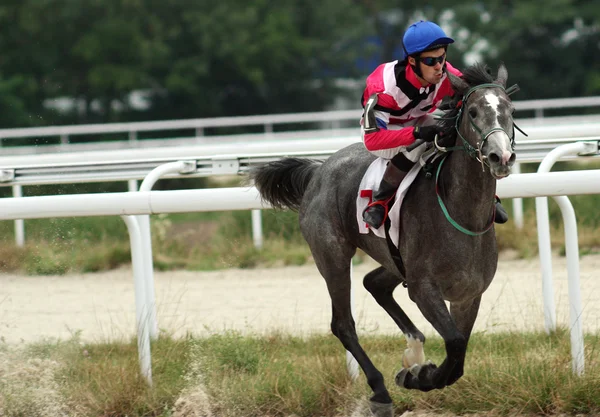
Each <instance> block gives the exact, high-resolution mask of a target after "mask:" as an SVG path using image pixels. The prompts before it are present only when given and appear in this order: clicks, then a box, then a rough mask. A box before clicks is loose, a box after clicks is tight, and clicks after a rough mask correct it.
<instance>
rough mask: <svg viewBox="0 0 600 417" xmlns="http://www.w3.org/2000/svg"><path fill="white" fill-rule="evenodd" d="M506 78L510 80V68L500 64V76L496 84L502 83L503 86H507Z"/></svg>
mask: <svg viewBox="0 0 600 417" xmlns="http://www.w3.org/2000/svg"><path fill="white" fill-rule="evenodd" d="M506 80H508V70H507V69H506V66H505V65H504V64H500V68H498V77H497V78H496V84H500V85H501V86H502V87H506Z"/></svg>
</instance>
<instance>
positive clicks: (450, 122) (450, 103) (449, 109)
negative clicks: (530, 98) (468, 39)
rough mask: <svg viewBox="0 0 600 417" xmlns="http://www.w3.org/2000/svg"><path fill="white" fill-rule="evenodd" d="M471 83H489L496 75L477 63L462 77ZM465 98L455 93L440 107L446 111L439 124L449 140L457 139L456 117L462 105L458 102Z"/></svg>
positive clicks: (474, 84) (471, 85)
mask: <svg viewBox="0 0 600 417" xmlns="http://www.w3.org/2000/svg"><path fill="white" fill-rule="evenodd" d="M460 78H462V79H463V80H464V81H466V83H467V84H468V85H469V87H474V86H476V85H480V84H487V83H491V82H493V81H494V76H493V75H492V71H491V70H490V68H489V67H488V66H487V65H486V64H483V63H479V62H477V63H475V64H473V65H471V66H469V67H467V68H466V69H465V70H464V71H463V72H462V76H461V77H460ZM462 98H463V96H462V94H455V95H454V96H452V97H450V98H449V99H447V100H444V102H443V103H442V105H441V106H440V107H439V108H440V110H442V111H443V112H444V115H443V116H442V117H441V118H440V119H439V120H438V122H437V124H438V126H439V127H440V128H441V130H442V132H443V135H444V137H448V138H450V139H449V140H456V134H457V132H456V129H455V126H456V118H457V117H458V112H459V111H460V106H457V104H458V102H459V101H461V100H462Z"/></svg>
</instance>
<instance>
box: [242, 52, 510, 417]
mask: <svg viewBox="0 0 600 417" xmlns="http://www.w3.org/2000/svg"><path fill="white" fill-rule="evenodd" d="M448 76H449V77H450V80H451V83H452V86H453V88H454V91H455V95H454V97H453V99H452V100H450V102H449V103H447V104H446V107H445V113H444V116H442V118H441V119H440V120H439V121H438V123H440V124H441V126H442V127H443V128H444V129H445V134H447V135H453V136H452V137H453V138H455V146H453V147H451V148H445V149H444V150H445V151H446V152H445V153H443V156H444V157H443V158H438V159H437V161H436V162H433V163H432V166H431V167H430V168H432V171H431V170H430V171H431V172H429V174H428V173H427V172H425V170H421V172H420V173H419V174H418V176H417V178H416V180H415V182H414V183H413V184H412V185H411V188H410V189H409V191H408V193H407V195H406V196H405V198H404V202H403V206H402V212H401V217H400V231H401V232H400V236H399V243H398V248H397V249H396V248H395V247H394V246H393V245H391V244H390V243H389V239H383V238H380V237H377V236H375V235H374V234H372V233H369V234H364V233H362V234H361V233H359V228H358V224H357V216H356V199H357V195H358V192H359V190H358V188H359V184H360V182H361V179H362V177H363V174H364V173H365V171H366V170H367V168H368V167H369V165H370V164H371V163H372V162H373V160H374V156H372V155H371V154H370V153H369V152H367V151H366V150H365V148H364V146H363V145H362V144H361V143H356V144H353V145H350V146H348V147H346V148H344V149H341V150H339V151H338V152H336V153H335V154H333V155H332V156H331V157H330V158H328V159H327V160H326V161H325V162H319V161H314V160H310V159H303V158H284V159H281V160H278V161H274V162H270V163H267V164H264V165H261V166H259V167H256V168H255V169H254V170H253V171H251V173H250V178H251V179H252V180H253V181H254V184H255V185H256V187H257V189H258V191H259V193H260V195H261V198H262V199H263V200H264V201H267V202H268V203H270V204H271V205H272V206H273V207H275V208H289V209H292V210H298V212H299V221H300V228H301V231H302V234H303V236H304V238H305V239H306V241H307V242H308V244H309V246H310V250H311V252H312V255H313V257H314V260H315V263H316V266H317V268H318V270H319V272H320V273H321V275H322V276H323V277H324V278H325V281H326V283H327V289H328V291H329V295H330V297H331V303H332V313H333V314H332V321H331V331H332V332H333V334H334V335H335V336H336V337H337V338H338V339H339V340H340V341H341V342H342V344H343V346H344V347H345V348H346V350H348V351H349V352H350V353H351V354H352V355H353V356H354V358H356V360H357V362H358V364H359V365H360V367H361V369H362V370H363V372H364V374H365V376H366V378H367V383H368V384H369V386H370V387H371V389H372V390H373V396H372V397H371V398H370V409H371V411H372V413H373V414H374V415H376V416H391V415H393V406H392V399H391V397H390V394H389V392H388V390H387V388H386V386H385V384H384V378H383V375H382V373H381V372H380V371H379V370H378V369H377V368H376V367H375V366H374V365H373V363H372V362H371V360H370V359H369V357H368V356H367V354H366V352H365V351H364V350H363V348H362V347H361V345H360V343H359V339H358V336H357V333H356V328H355V322H354V319H353V317H352V312H351V302H350V285H351V282H350V263H351V259H352V257H353V255H354V254H355V252H356V249H357V248H360V249H362V250H363V251H364V252H365V253H366V254H368V255H369V256H370V257H372V258H373V259H374V260H375V261H377V262H378V263H379V264H380V265H381V266H380V267H379V268H377V269H375V270H374V271H372V272H370V273H368V274H367V275H366V276H365V277H364V280H363V284H364V286H365V288H366V289H367V290H368V291H369V292H370V293H371V294H372V296H373V297H374V298H375V300H376V301H377V303H379V305H381V307H383V309H384V310H385V311H386V312H387V313H388V314H389V315H390V316H391V318H392V319H393V320H394V322H395V323H396V324H397V325H398V327H399V328H400V330H401V331H402V333H403V334H404V335H405V337H406V340H407V349H406V351H405V353H404V357H403V368H402V370H401V371H400V372H399V373H398V374H397V375H396V378H395V382H396V384H397V385H399V386H401V387H404V388H407V389H418V390H421V391H429V390H432V389H436V388H437V389H441V388H443V387H445V386H448V385H451V384H453V383H455V382H456V381H457V380H458V379H459V378H460V377H461V376H462V375H463V368H464V362H465V355H466V350H467V343H468V341H469V337H470V335H471V331H472V329H473V325H474V323H475V319H476V317H477V312H478V310H479V304H480V302H481V296H482V294H483V292H484V291H485V290H486V289H487V288H488V286H489V285H490V283H491V282H492V279H493V277H494V274H495V272H496V267H497V262H498V251H497V246H496V236H495V231H494V226H493V219H494V207H495V192H496V180H497V179H500V178H504V177H506V176H508V175H509V174H510V170H511V166H512V165H513V164H514V162H515V153H514V152H513V148H514V127H515V125H514V122H513V118H512V113H513V110H514V109H513V105H512V102H511V100H510V98H509V94H510V93H511V90H513V87H514V86H513V87H511V88H509V89H507V88H506V80H507V77H508V73H507V70H506V68H505V67H504V65H501V66H500V67H499V69H498V73H497V76H496V77H494V76H492V75H491V72H490V71H489V69H488V68H487V66H485V65H483V64H475V65H473V66H471V67H468V68H466V69H465V71H464V73H463V75H462V77H460V78H459V77H455V76H453V75H452V74H448ZM432 173H433V175H432ZM442 207H443V209H442ZM400 283H403V285H404V286H405V287H406V288H407V290H408V294H409V296H410V299H411V300H412V301H413V302H415V303H416V304H417V306H418V308H419V309H420V311H421V312H422V313H423V315H424V317H425V318H426V319H427V320H428V321H429V322H430V323H431V324H432V325H433V327H434V328H435V329H436V331H437V332H438V333H439V334H440V335H441V337H442V338H443V339H444V343H445V348H446V358H445V359H444V361H443V362H442V364H441V365H440V366H436V365H435V364H433V363H431V362H425V361H424V352H423V343H424V342H425V337H424V335H423V333H421V331H420V330H419V329H417V328H416V326H415V325H414V324H413V323H412V321H411V320H410V319H409V318H408V317H407V315H406V314H405V313H404V311H403V310H402V308H401V307H400V306H399V305H398V303H397V302H396V301H395V299H394V297H393V294H392V293H393V291H394V289H395V288H396V287H397V286H398V284H400ZM444 300H446V301H449V302H450V309H448V308H447V306H446V304H445V302H444Z"/></svg>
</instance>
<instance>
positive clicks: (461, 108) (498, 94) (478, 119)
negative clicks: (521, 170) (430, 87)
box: [448, 64, 516, 179]
mask: <svg viewBox="0 0 600 417" xmlns="http://www.w3.org/2000/svg"><path fill="white" fill-rule="evenodd" d="M448 77H449V79H450V82H451V83H452V86H453V88H454V91H455V92H456V96H455V97H456V99H457V101H455V104H454V107H455V109H458V112H457V115H456V121H455V128H456V131H457V134H458V136H459V137H460V138H461V139H462V142H463V143H462V145H463V146H464V148H465V150H466V151H467V152H468V153H469V154H470V155H471V156H472V157H474V158H476V159H478V160H480V161H481V162H482V164H483V163H485V164H486V165H487V166H488V167H489V170H490V173H491V174H492V176H493V177H494V178H496V179H499V178H504V177H506V176H508V175H509V174H510V170H511V167H512V165H513V164H514V163H515V158H516V155H515V153H514V151H513V148H514V138H515V133H514V123H513V117H512V114H513V111H514V107H513V105H512V102H511V100H510V98H509V96H508V94H507V89H506V80H507V78H508V72H507V70H506V67H505V66H504V65H501V66H500V68H499V70H498V75H497V77H496V78H495V79H494V78H493V77H492V76H491V74H490V72H489V71H488V69H487V67H486V66H484V65H480V64H476V65H474V66H472V67H469V68H467V69H466V70H465V72H464V74H463V77H461V78H459V77H456V76H454V75H452V74H450V73H448Z"/></svg>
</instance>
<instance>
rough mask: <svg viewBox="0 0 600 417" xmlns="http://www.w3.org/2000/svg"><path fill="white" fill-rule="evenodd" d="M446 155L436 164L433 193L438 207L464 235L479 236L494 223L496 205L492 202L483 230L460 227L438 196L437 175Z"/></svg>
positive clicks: (438, 175)
mask: <svg viewBox="0 0 600 417" xmlns="http://www.w3.org/2000/svg"><path fill="white" fill-rule="evenodd" d="M447 156H448V154H447V153H446V154H444V156H442V159H441V160H440V163H439V164H438V168H437V171H436V173H435V195H436V196H437V200H438V204H439V205H440V208H441V209H442V212H443V213H444V216H446V220H448V221H449V222H450V224H451V225H452V226H454V227H455V228H456V229H457V230H459V231H460V232H462V233H464V234H465V235H469V236H481V235H483V234H485V233H487V232H488V231H489V230H490V229H491V228H492V226H493V225H494V217H496V205H495V204H494V206H493V208H492V220H491V221H490V224H489V225H488V226H487V227H486V228H485V229H483V230H480V231H478V232H472V231H471V230H469V229H465V228H464V227H462V226H461V225H460V224H458V223H457V222H456V220H454V219H453V218H452V217H450V213H448V209H447V208H446V205H445V204H444V201H443V200H442V197H441V196H440V187H439V186H438V183H439V181H438V180H439V177H440V172H441V170H442V165H444V161H445V160H446V157H447Z"/></svg>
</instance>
